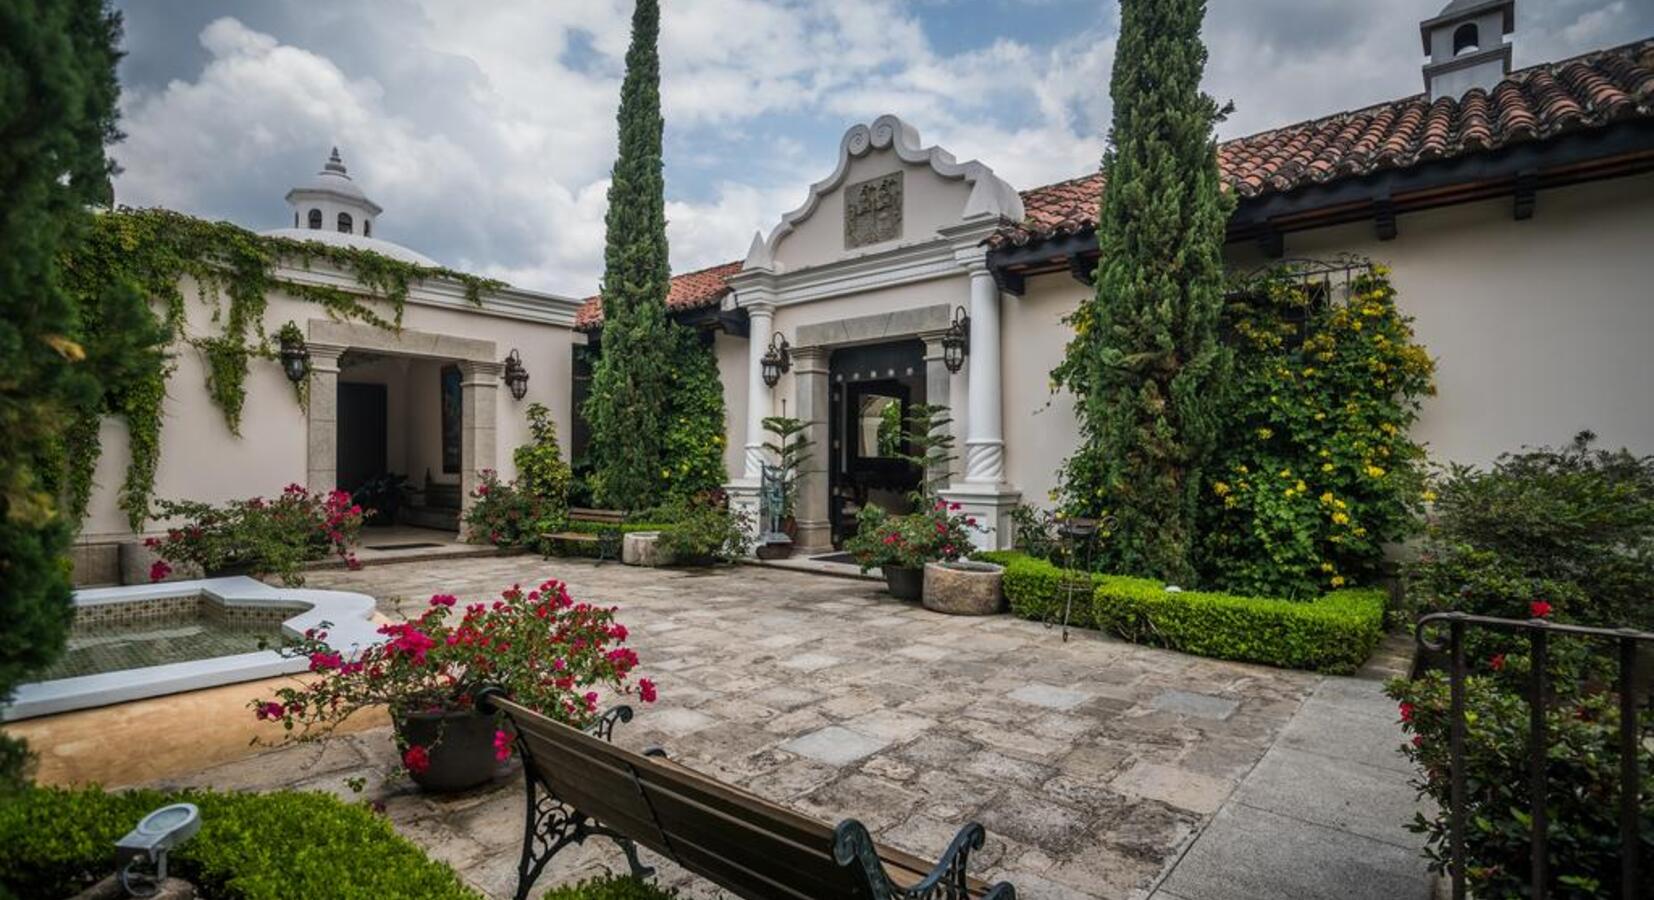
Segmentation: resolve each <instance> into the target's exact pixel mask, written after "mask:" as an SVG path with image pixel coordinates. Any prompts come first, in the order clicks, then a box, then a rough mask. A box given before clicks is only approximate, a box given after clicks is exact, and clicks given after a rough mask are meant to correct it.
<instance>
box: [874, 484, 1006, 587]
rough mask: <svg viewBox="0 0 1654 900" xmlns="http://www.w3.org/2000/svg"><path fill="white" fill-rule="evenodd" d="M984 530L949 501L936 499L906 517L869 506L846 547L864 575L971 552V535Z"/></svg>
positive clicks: (920, 564)
mask: <svg viewBox="0 0 1654 900" xmlns="http://www.w3.org/2000/svg"><path fill="white" fill-rule="evenodd" d="M914 499H915V501H916V502H917V501H918V500H919V498H918V497H917V496H915V498H914ZM983 530H984V529H983V528H981V527H980V526H978V525H977V524H976V519H975V517H973V516H968V515H965V514H964V513H963V512H962V511H961V510H960V506H959V504H958V503H949V502H947V501H945V500H940V499H938V500H933V501H931V502H929V503H928V504H926V505H924V506H923V507H921V509H920V511H919V512H914V513H910V514H908V515H904V516H893V515H891V514H889V513H887V512H885V511H884V510H883V509H881V508H879V507H877V506H872V505H869V506H866V507H863V508H862V511H861V513H860V514H858V515H857V517H856V534H855V536H854V537H852V538H851V539H850V540H849V541H846V542H845V545H844V546H845V549H846V550H848V551H849V552H850V553H851V555H853V556H855V558H856V562H858V563H860V564H861V568H862V571H864V572H865V571H867V570H868V569H871V568H873V567H875V566H878V567H898V568H919V567H921V566H923V565H924V564H925V563H927V562H936V561H939V560H954V559H959V558H960V557H962V556H964V555H966V554H968V553H970V552H971V550H972V546H971V532H972V531H983Z"/></svg>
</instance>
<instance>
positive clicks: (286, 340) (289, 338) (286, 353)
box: [281, 333, 310, 384]
mask: <svg viewBox="0 0 1654 900" xmlns="http://www.w3.org/2000/svg"><path fill="white" fill-rule="evenodd" d="M281 370H282V371H283V372H285V373H287V380H288V381H291V382H293V383H294V384H298V383H299V382H301V381H303V380H304V377H305V376H306V375H309V374H310V349H309V348H307V347H306V346H305V345H304V338H302V337H300V336H299V335H298V334H296V333H294V334H283V335H282V336H281Z"/></svg>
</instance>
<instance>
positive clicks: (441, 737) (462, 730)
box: [393, 709, 500, 794]
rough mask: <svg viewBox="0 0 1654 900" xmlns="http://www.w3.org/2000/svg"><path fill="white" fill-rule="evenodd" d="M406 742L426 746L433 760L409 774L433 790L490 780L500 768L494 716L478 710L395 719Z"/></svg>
mask: <svg viewBox="0 0 1654 900" xmlns="http://www.w3.org/2000/svg"><path fill="white" fill-rule="evenodd" d="M393 721H394V723H395V726H396V732H397V734H398V735H399V736H400V737H401V739H402V743H403V744H404V745H408V746H413V745H417V746H420V747H424V748H425V750H426V758H427V759H428V760H429V763H428V764H427V765H426V767H425V768H424V769H423V770H422V771H415V770H413V769H409V771H408V777H410V778H412V779H413V781H414V783H415V784H417V785H419V786H420V788H421V789H423V790H425V791H429V792H431V793H438V794H443V793H451V792H454V791H463V790H468V789H470V788H474V787H476V786H478V785H481V784H485V783H487V782H488V781H489V780H490V779H492V778H493V777H494V775H495V772H496V771H498V769H499V767H500V763H499V760H498V759H497V758H496V757H495V755H494V732H495V730H496V727H495V724H494V717H493V716H487V715H483V714H482V713H479V712H476V711H475V710H469V709H466V710H456V711H453V712H431V713H404V714H401V715H397V716H395V717H394V718H393Z"/></svg>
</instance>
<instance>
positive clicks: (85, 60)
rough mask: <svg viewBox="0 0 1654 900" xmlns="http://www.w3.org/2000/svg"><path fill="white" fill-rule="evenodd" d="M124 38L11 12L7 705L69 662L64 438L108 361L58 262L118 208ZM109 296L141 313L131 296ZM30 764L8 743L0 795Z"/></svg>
mask: <svg viewBox="0 0 1654 900" xmlns="http://www.w3.org/2000/svg"><path fill="white" fill-rule="evenodd" d="M119 35H120V19H119V17H118V16H117V15H116V14H114V13H112V12H110V11H108V10H107V9H105V7H104V4H103V2H102V0H0V198H4V200H3V202H0V360H4V365H3V366H0V369H3V374H0V622H3V623H4V624H3V625H0V700H4V699H5V698H6V697H7V696H8V695H9V694H10V693H11V690H12V688H13V687H15V686H16V685H17V684H18V682H19V681H21V680H22V679H23V677H24V676H25V675H26V674H27V673H28V672H29V671H31V670H33V669H35V668H38V667H40V666H43V665H46V664H47V663H50V662H51V661H52V660H53V659H55V658H56V657H57V655H58V654H59V653H60V652H62V649H63V644H64V640H65V638H66V637H67V634H68V628H69V621H70V618H71V616H72V610H71V607H70V604H69V566H68V560H67V558H66V556H67V553H68V549H69V544H70V541H71V540H72V538H73V534H74V528H75V523H74V522H73V521H71V519H70V517H69V516H66V515H65V514H64V509H63V503H62V496H61V493H62V490H63V487H64V485H63V475H64V470H63V463H64V458H65V450H64V435H65V432H66V430H67V429H68V427H69V426H70V424H71V423H72V422H74V421H76V416H75V410H76V409H79V408H82V407H84V406H87V405H90V404H96V403H98V402H100V400H101V397H102V387H101V385H100V380H99V377H98V373H99V372H100V371H102V370H103V369H104V363H105V362H106V361H105V360H102V359H100V358H99V355H98V349H99V348H96V347H93V346H92V345H90V344H88V343H87V342H86V341H84V340H83V334H82V317H81V315H79V314H78V312H77V310H76V308H75V304H74V302H73V301H72V299H71V298H70V295H69V293H68V292H67V291H66V290H65V288H64V285H63V273H62V263H61V258H62V253H63V251H64V250H65V248H67V247H69V246H71V245H73V243H74V242H75V241H76V240H77V239H79V237H80V236H81V235H82V234H84V231H85V227H86V225H87V222H88V219H89V213H88V211H87V210H88V207H89V206H90V205H92V204H99V203H107V202H108V199H109V175H110V170H111V166H110V163H109V160H108V159H107V157H106V156H105V155H104V144H105V143H106V142H108V141H110V140H112V139H114V138H115V137H116V136H117V135H116V132H115V101H116V97H117V95H118V92H119V89H118V87H117V84H116V81H115V60H116V58H117V57H118V53H117V51H116V49H115V46H116V43H117V41H118V39H119ZM108 295H109V296H108V297H107V298H103V299H100V302H102V303H105V304H108V305H111V306H121V305H124V309H125V310H126V311H127V312H131V311H133V310H136V311H140V312H141V311H142V301H141V300H140V299H139V297H138V295H137V294H136V293H134V292H132V291H130V289H127V290H125V291H121V290H118V289H116V288H113V287H112V288H111V289H110V291H109V292H108ZM145 335H146V337H147V335H148V332H145ZM119 349H120V348H119V347H118V346H115V345H110V346H109V347H108V350H109V352H110V353H116V352H118V351H119ZM89 353H91V354H92V355H89ZM22 761H23V753H22V744H21V742H18V741H15V740H12V739H10V738H7V737H6V736H4V735H0V787H5V786H6V785H7V784H8V783H10V782H13V781H15V779H16V777H17V775H18V773H19V771H20V764H21V762H22Z"/></svg>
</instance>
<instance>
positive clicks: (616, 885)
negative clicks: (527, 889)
mask: <svg viewBox="0 0 1654 900" xmlns="http://www.w3.org/2000/svg"><path fill="white" fill-rule="evenodd" d="M676 896H678V892H677V891H675V890H664V889H662V888H658V887H655V886H654V885H653V884H650V883H649V882H647V881H639V880H638V879H636V878H629V877H627V878H620V877H613V876H611V877H608V878H593V879H591V880H589V881H582V882H580V883H579V884H569V885H564V886H563V887H559V888H552V889H551V890H550V891H548V892H547V893H546V896H545V900H672V898H674V897H676Z"/></svg>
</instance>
